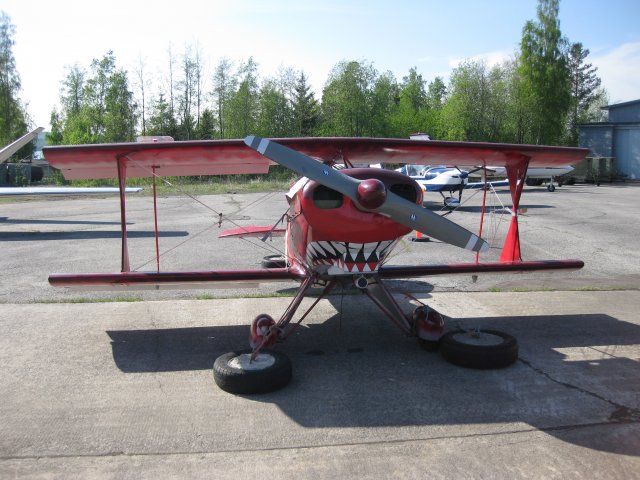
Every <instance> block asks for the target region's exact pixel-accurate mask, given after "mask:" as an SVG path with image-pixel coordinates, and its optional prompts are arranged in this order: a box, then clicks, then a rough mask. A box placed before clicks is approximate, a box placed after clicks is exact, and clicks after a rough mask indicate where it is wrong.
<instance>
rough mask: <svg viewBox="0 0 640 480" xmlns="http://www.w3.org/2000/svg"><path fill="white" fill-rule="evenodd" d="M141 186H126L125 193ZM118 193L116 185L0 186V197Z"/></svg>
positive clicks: (138, 190) (135, 190) (139, 189)
mask: <svg viewBox="0 0 640 480" xmlns="http://www.w3.org/2000/svg"><path fill="white" fill-rule="evenodd" d="M141 191H142V188H127V189H126V192H127V193H137V192H141ZM117 193H120V189H119V188H118V187H87V188H83V187H0V197H11V196H39V195H47V196H48V195H103V194H110V195H111V194H117Z"/></svg>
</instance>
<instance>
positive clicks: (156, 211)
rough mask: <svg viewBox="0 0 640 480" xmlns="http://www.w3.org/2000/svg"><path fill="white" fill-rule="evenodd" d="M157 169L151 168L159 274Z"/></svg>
mask: <svg viewBox="0 0 640 480" xmlns="http://www.w3.org/2000/svg"><path fill="white" fill-rule="evenodd" d="M156 168H157V167H155V166H153V167H151V171H152V173H153V175H152V176H151V177H152V178H153V222H154V225H155V229H156V267H157V268H158V273H160V243H159V241H158V201H157V196H156V176H157V175H156Z"/></svg>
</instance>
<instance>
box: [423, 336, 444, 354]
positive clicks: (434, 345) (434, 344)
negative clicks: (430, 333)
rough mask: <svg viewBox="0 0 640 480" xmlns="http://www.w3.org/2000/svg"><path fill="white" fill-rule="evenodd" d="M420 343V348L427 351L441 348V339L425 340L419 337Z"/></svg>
mask: <svg viewBox="0 0 640 480" xmlns="http://www.w3.org/2000/svg"><path fill="white" fill-rule="evenodd" d="M418 343H419V344H420V348H422V349H423V350H425V351H427V352H437V351H438V349H439V348H440V340H438V341H434V340H423V339H422V338H419V339H418Z"/></svg>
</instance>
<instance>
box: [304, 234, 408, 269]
mask: <svg viewBox="0 0 640 480" xmlns="http://www.w3.org/2000/svg"><path fill="white" fill-rule="evenodd" d="M396 241H397V240H385V241H382V242H371V243H354V242H338V241H328V240H325V241H318V242H311V243H309V244H308V246H307V263H309V264H311V265H313V266H319V265H328V266H329V267H330V273H332V274H340V273H371V272H375V271H377V270H378V265H379V264H380V262H382V261H383V260H384V258H385V257H386V256H387V254H388V253H389V252H390V251H391V249H392V247H393V246H394V245H395V243H396Z"/></svg>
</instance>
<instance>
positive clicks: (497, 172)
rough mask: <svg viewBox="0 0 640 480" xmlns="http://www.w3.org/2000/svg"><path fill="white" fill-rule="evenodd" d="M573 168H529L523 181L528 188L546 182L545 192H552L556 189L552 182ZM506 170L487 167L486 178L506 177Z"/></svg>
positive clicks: (566, 166)
mask: <svg viewBox="0 0 640 480" xmlns="http://www.w3.org/2000/svg"><path fill="white" fill-rule="evenodd" d="M573 170H574V168H573V167H572V166H571V165H565V166H563V167H538V168H529V169H528V170H527V178H526V180H525V183H526V185H529V186H530V187H534V186H539V185H542V182H544V181H545V180H547V190H549V191H550V192H553V191H554V190H555V189H556V187H555V185H554V184H553V182H554V180H555V179H556V178H557V177H559V176H561V175H566V174H568V173H571V172H572V171H573ZM506 176H507V170H506V169H505V168H504V167H487V177H489V178H492V177H506Z"/></svg>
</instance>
